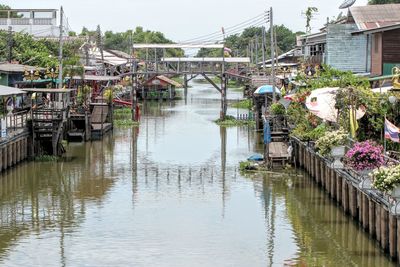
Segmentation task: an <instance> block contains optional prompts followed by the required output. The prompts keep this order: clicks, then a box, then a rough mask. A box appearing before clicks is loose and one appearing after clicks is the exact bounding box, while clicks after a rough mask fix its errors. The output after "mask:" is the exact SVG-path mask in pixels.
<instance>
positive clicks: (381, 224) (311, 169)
mask: <svg viewBox="0 0 400 267" xmlns="http://www.w3.org/2000/svg"><path fill="white" fill-rule="evenodd" d="M292 142H293V144H294V156H295V161H296V163H297V164H298V166H299V167H302V168H304V170H306V171H307V172H308V173H309V174H310V177H311V178H312V179H313V180H314V181H315V182H316V183H317V184H319V185H320V186H321V187H322V188H323V189H324V190H325V191H326V192H327V194H329V196H330V197H331V198H332V199H333V200H334V201H336V202H337V203H338V205H339V206H340V207H342V209H343V212H345V213H346V214H348V215H349V216H351V217H352V218H353V219H354V220H356V221H358V222H359V224H360V226H361V227H362V228H363V229H364V230H365V232H367V233H368V234H369V235H370V237H371V238H373V239H375V240H376V242H377V243H378V244H379V246H380V247H381V248H382V250H383V251H385V252H386V253H388V254H389V255H390V257H391V258H392V259H393V260H396V261H397V262H398V263H400V216H399V215H397V214H394V213H393V208H395V207H394V206H393V205H395V204H394V202H393V201H392V200H391V199H390V197H387V196H385V195H383V194H382V193H380V192H379V191H376V190H371V189H362V188H360V179H359V178H358V177H356V176H355V175H352V174H351V173H349V171H346V170H335V169H332V168H331V167H330V164H331V162H329V161H327V160H326V159H325V158H323V157H321V156H320V155H319V154H317V153H316V152H315V151H314V150H313V149H312V148H310V147H308V146H307V145H306V144H305V143H302V142H301V141H299V140H298V139H294V138H292Z"/></svg>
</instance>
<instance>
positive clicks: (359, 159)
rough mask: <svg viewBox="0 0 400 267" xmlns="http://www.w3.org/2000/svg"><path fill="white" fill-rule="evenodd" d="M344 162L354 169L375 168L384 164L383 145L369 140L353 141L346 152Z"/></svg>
mask: <svg viewBox="0 0 400 267" xmlns="http://www.w3.org/2000/svg"><path fill="white" fill-rule="evenodd" d="M345 162H346V164H347V165H348V166H350V167H352V168H353V169H355V170H356V171H364V170H374V169H377V168H379V167H381V166H383V165H384V164H385V158H384V155H383V147H382V146H381V145H378V144H376V143H375V142H373V141H369V140H367V141H364V142H359V143H355V144H354V146H353V148H352V149H350V150H349V151H348V152H347V154H346V156H345Z"/></svg>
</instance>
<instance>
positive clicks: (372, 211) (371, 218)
mask: <svg viewBox="0 0 400 267" xmlns="http://www.w3.org/2000/svg"><path fill="white" fill-rule="evenodd" d="M368 201H369V204H368V209H369V211H368V224H369V234H370V235H371V237H375V236H376V225H375V202H374V201H372V199H369V200H368Z"/></svg>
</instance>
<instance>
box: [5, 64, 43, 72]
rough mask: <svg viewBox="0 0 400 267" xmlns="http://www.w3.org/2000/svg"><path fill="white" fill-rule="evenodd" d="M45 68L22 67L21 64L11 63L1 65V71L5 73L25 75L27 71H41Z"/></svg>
mask: <svg viewBox="0 0 400 267" xmlns="http://www.w3.org/2000/svg"><path fill="white" fill-rule="evenodd" d="M41 69H43V68H36V67H32V66H28V65H21V64H11V63H4V64H0V71H3V72H15V73H23V72H25V71H26V70H27V71H30V70H41Z"/></svg>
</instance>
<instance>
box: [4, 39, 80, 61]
mask: <svg viewBox="0 0 400 267" xmlns="http://www.w3.org/2000/svg"><path fill="white" fill-rule="evenodd" d="M7 37H8V33H7V32H6V31H0V61H5V60H6V59H7V53H8V44H7V40H8V38H7ZM58 45H59V44H58V42H56V41H53V40H47V39H35V38H33V37H32V36H31V35H29V34H27V33H14V34H13V49H12V60H15V61H18V62H20V63H21V64H27V65H32V66H39V67H52V66H56V65H58ZM80 45H81V42H80V41H74V42H67V43H65V44H64V60H65V63H66V64H78V62H79V55H78V49H79V47H80Z"/></svg>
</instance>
